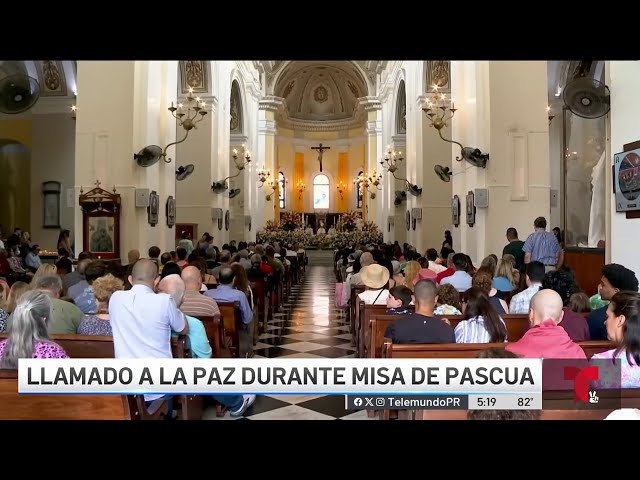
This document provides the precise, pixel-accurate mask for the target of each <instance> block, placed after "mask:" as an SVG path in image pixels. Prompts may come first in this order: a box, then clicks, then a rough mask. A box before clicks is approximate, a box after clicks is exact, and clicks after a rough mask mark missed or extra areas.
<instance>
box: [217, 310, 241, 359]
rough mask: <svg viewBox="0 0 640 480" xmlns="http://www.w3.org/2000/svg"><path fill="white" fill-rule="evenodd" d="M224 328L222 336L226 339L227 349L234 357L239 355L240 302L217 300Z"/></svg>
mask: <svg viewBox="0 0 640 480" xmlns="http://www.w3.org/2000/svg"><path fill="white" fill-rule="evenodd" d="M217 303H218V308H219V309H220V317H221V320H222V326H223V328H224V338H225V339H228V342H225V343H228V344H229V351H230V353H231V356H232V357H234V358H239V357H240V331H241V330H242V315H241V314H240V302H217Z"/></svg>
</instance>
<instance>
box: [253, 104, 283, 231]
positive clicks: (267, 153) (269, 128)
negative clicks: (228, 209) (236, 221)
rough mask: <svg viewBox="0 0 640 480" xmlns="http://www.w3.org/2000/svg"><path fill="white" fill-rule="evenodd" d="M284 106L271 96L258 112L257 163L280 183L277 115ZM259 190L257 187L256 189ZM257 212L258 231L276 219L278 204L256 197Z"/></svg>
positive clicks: (256, 228)
mask: <svg viewBox="0 0 640 480" xmlns="http://www.w3.org/2000/svg"><path fill="white" fill-rule="evenodd" d="M283 105H284V100H283V99H282V98H280V97H274V96H269V97H265V98H264V99H262V100H261V101H260V104H259V112H258V149H257V159H258V160H257V161H258V163H259V164H260V165H264V168H265V169H268V170H269V171H270V172H271V177H272V179H274V181H276V182H277V181H278V172H276V167H277V165H276V138H275V137H276V134H277V128H276V120H275V114H276V112H277V110H278V108H280V107H282V106H283ZM256 188H257V187H256ZM256 203H257V205H256V207H257V208H256V210H255V212H256V213H255V225H254V227H253V228H255V230H256V231H258V230H260V229H262V228H263V227H264V226H265V225H266V223H267V220H273V219H274V218H275V209H274V206H275V204H276V203H277V202H276V199H275V198H273V197H272V201H270V202H267V201H265V200H264V196H260V195H257V196H256Z"/></svg>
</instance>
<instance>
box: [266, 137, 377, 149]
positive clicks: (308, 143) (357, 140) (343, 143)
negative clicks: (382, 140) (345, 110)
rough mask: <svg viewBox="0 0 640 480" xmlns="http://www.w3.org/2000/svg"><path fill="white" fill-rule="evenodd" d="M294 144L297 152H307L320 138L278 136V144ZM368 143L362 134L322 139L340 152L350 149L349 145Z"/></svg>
mask: <svg viewBox="0 0 640 480" xmlns="http://www.w3.org/2000/svg"><path fill="white" fill-rule="evenodd" d="M292 143H293V145H294V148H295V151H296V152H306V151H307V150H309V149H310V148H311V147H317V146H318V140H311V139H304V140H302V139H299V138H295V139H294V138H291V137H288V136H285V135H278V136H276V144H278V145H290V144H292ZM365 143H366V137H365V136H364V135H361V136H359V137H351V138H340V139H335V140H322V145H324V146H327V147H331V150H337V151H340V152H344V151H346V150H349V147H350V146H352V145H364V144H365Z"/></svg>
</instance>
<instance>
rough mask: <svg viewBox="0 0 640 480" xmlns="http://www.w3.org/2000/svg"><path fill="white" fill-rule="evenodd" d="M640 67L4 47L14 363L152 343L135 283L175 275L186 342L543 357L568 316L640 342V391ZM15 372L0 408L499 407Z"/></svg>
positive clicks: (588, 349) (323, 415) (6, 358)
mask: <svg viewBox="0 0 640 480" xmlns="http://www.w3.org/2000/svg"><path fill="white" fill-rule="evenodd" d="M639 83H640V63H639V62H637V61H605V60H597V61H585V60H575V61H458V60H451V61H444V60H428V61H393V60H386V61H360V60H359V61H348V60H343V61H336V60H332V61H321V60H318V61H247V60H242V61H240V60H238V61H229V60H225V61H195V60H194V61H186V60H181V61H66V60H65V61H57V60H55V61H53V60H51V61H0V172H3V173H6V174H7V175H6V176H5V175H4V174H2V175H0V243H1V245H0V288H2V293H1V294H0V383H4V384H6V385H13V384H14V383H15V382H16V381H17V380H16V378H17V377H16V374H15V369H16V368H17V367H12V365H14V363H15V365H17V361H16V358H18V357H16V355H18V353H16V352H21V355H23V357H24V356H27V358H28V357H31V356H33V358H50V357H52V358H146V357H145V355H147V354H149V351H147V350H145V348H147V347H145V346H143V345H142V344H143V343H144V344H145V345H146V344H147V343H148V342H143V341H142V340H140V338H142V337H144V335H151V333H149V331H145V333H144V335H143V330H144V329H145V328H147V327H145V322H147V323H153V322H154V321H156V320H155V319H149V318H148V315H150V314H146V317H145V313H144V311H133V310H132V308H130V304H128V303H127V302H132V301H133V299H134V298H139V299H140V303H142V304H144V302H149V303H148V306H149V307H151V306H153V308H158V309H160V308H161V306H160V302H155V303H153V302H154V301H153V300H152V299H151V296H152V295H153V298H154V299H155V298H160V297H162V298H167V299H170V301H169V300H167V302H168V303H166V305H167V308H169V309H173V310H175V312H174V311H173V310H172V311H171V312H167V311H164V310H157V312H158V316H157V318H163V319H165V320H166V322H167V323H166V325H165V327H166V332H170V331H173V332H174V335H173V337H172V340H171V341H169V342H168V340H167V338H168V337H167V338H165V339H164V344H163V345H162V346H158V348H157V349H156V350H155V351H156V353H157V352H159V351H163V352H165V353H166V356H168V357H171V355H173V357H176V356H181V357H183V356H185V357H195V358H210V357H218V356H219V357H231V358H233V357H236V358H247V357H251V358H257V359H261V361H265V362H268V361H269V359H273V358H285V357H286V358H332V359H333V358H394V354H395V357H396V358H471V357H476V356H478V355H480V356H481V355H485V354H487V353H486V352H489V351H491V352H493V353H492V354H495V355H497V356H496V357H494V358H509V355H512V354H513V355H516V354H517V355H519V356H521V357H522V356H524V357H526V358H542V357H543V356H544V357H546V356H547V354H546V353H542V352H548V350H544V349H545V348H547V347H548V345H543V346H542V347H540V346H539V345H538V346H537V347H536V346H535V345H534V343H535V341H534V340H532V339H531V335H530V334H531V332H534V331H536V332H537V331H542V330H544V328H548V329H549V331H551V330H553V331H554V332H556V333H557V334H558V335H560V334H562V335H564V336H565V337H566V341H567V342H568V343H570V344H571V345H570V347H569V346H567V348H568V349H569V348H574V347H575V348H574V350H573V352H574V353H575V352H578V353H577V354H576V355H578V356H577V357H576V358H586V359H592V358H593V359H597V358H611V357H610V356H609V357H607V355H620V351H623V352H626V353H627V354H628V355H627V356H624V355H622V357H621V358H626V359H627V360H624V361H623V364H622V369H623V370H622V371H623V375H622V383H623V385H622V387H620V388H623V389H627V390H629V391H630V392H631V393H629V395H628V398H627V397H625V399H626V400H628V405H626V404H625V405H626V406H627V407H628V411H630V412H632V413H633V414H634V415H635V414H636V413H640V410H637V409H638V408H640V394H635V392H633V391H632V389H633V388H640V367H638V366H637V365H640V349H638V345H640V338H634V336H635V335H638V333H637V332H640V329H639V328H636V326H637V325H639V324H635V322H640V310H638V308H640V294H638V280H637V277H636V274H635V273H634V272H635V271H636V270H638V269H640V253H639V252H638V251H637V249H635V248H633V247H632V244H629V243H628V241H627V240H629V239H631V238H635V235H636V234H638V233H640V227H639V226H638V225H639V224H638V223H637V222H636V220H637V219H638V218H640V203H638V201H637V199H638V196H639V195H640V187H638V185H637V184H638V180H637V179H638V178H640V177H639V176H638V172H639V171H640V170H639V169H640V133H639V132H638V131H637V124H638V123H637V121H635V117H636V115H635V112H636V111H637V110H638V109H636V108H635V107H636V106H637V107H639V108H640V97H638V96H637V95H636V91H635V90H636V89H635V87H636V86H637V85H638V84H639ZM194 272H195V274H194ZM487 276H488V277H487ZM487 278H488V279H487ZM549 292H552V293H553V295H552V294H551V293H549ZM374 293H375V295H374ZM238 294H239V295H240V296H239V297H238V296H237V295H238ZM136 296H137V297H136ZM163 301H164V300H163ZM47 302H48V303H47ZM443 302H444V303H443ZM245 304H246V306H247V308H246V309H245ZM34 305H35V306H34ZM38 305H43V307H42V308H45V309H47V308H49V307H51V309H50V310H47V312H49V314H47V315H45V317H46V321H44V320H35V318H36V316H37V315H35V314H34V315H31V316H30V315H29V314H28V312H26V311H25V309H26V308H27V307H29V308H37V307H38ZM162 305H165V303H162ZM185 307H186V308H185ZM398 309H399V310H398ZM403 309H404V310H403ZM554 309H555V310H554ZM552 310H553V312H555V313H549V312H551V311H552ZM25 312H26V313H25ZM176 312H177V313H176ZM404 315H406V316H407V318H406V322H407V324H406V325H407V326H406V330H402V332H401V326H400V325H396V326H395V327H394V322H396V321H397V322H400V321H401V320H397V318H399V317H400V316H404ZM545 315H546V316H545ZM554 315H555V316H554ZM539 316H540V318H538V317H539ZM542 316H545V318H542ZM49 317H51V318H49ZM56 317H57V318H56ZM118 317H120V318H118ZM145 318H146V320H145ZM425 318H428V319H429V321H430V322H434V324H433V325H431V324H428V323H427V320H424V319H425ZM134 320H135V321H134ZM165 320H163V322H164V321H165ZM422 320H424V322H423V323H422ZM37 321H41V322H44V323H42V324H41V325H40V324H38V325H35V323H34V324H33V325H30V326H28V325H27V323H29V322H37ZM402 321H405V320H402ZM411 321H414V322H418V323H419V324H420V325H422V324H424V325H425V327H424V328H426V325H430V326H429V329H430V330H429V332H426V331H419V330H420V328H422V327H420V328H419V325H418V323H415V324H412V325H409V323H408V322H411ZM172 322H173V323H172ZM616 322H617V323H616ZM569 323H570V324H571V326H569V325H568V324H569ZM132 325H136V327H135V328H134V326H132ZM176 325H180V328H178V327H176ZM443 325H445V326H446V327H443ZM170 327H171V328H170ZM182 327H184V330H183V329H182ZM21 328H29V329H30V330H28V331H30V332H31V331H34V332H35V331H38V332H41V331H42V332H44V333H42V335H40V334H33V335H34V336H33V338H31V337H30V338H29V340H28V342H26V343H24V345H23V346H21V348H17V347H16V346H15V343H16V342H17V341H18V340H17V338H21V339H22V340H21V341H22V342H25V340H24V335H21V334H20V329H21ZM148 328H151V329H153V328H155V327H152V326H149V327H148ZM402 328H405V327H404V326H402ZM443 328H445V329H444V330H443ZM185 332H186V333H185ZM197 332H200V333H197ZM558 332H559V333H558ZM167 335H168V333H167ZM196 335H200V337H198V338H194V336H196ZM550 335H551V334H550ZM444 337H446V338H444ZM132 339H137V340H132ZM563 339H564V337H563ZM549 341H552V340H549ZM562 341H564V340H562ZM136 342H139V343H140V348H139V349H138V350H136V348H134V347H132V346H131V345H136V344H137V343H136ZM532 342H533V343H532ZM461 343H462V344H465V345H467V347H468V348H466V349H465V350H461V349H456V348H457V347H460V345H459V344H461ZM12 344H13V345H12ZM403 344H411V345H413V346H414V347H415V348H414V349H413V350H411V349H406V350H403V347H405V346H406V345H403ZM516 344H520V346H519V347H518V346H516ZM5 345H7V348H6V349H5ZM9 345H11V347H12V348H9V347H8V346H9ZM51 345H54V347H55V348H54V349H53V350H52V349H51V348H49V347H50V346H51ZM125 345H126V346H125ZM511 345H514V347H513V348H511ZM536 345H537V344H536ZM452 346H453V347H452ZM22 347H24V348H22ZM538 347H540V349H541V350H540V349H538V350H536V348H538ZM52 348H53V347H52ZM555 348H556V350H553V351H554V352H556V353H557V349H558V348H560V347H558V345H557V344H556V345H555ZM494 349H495V351H494ZM576 349H577V350H576ZM52 351H53V352H54V353H51V352H52ZM567 351H568V350H567ZM43 352H47V353H43ZM496 352H498V353H496ZM500 352H502V353H500ZM505 352H507V353H505ZM509 352H515V353H509ZM523 352H524V353H523ZM611 352H617V353H611ZM40 355H42V356H40ZM487 355H488V354H487ZM501 355H504V356H501ZM151 356H157V355H156V354H154V355H151ZM161 356H162V355H161ZM485 358H487V357H485ZM558 358H573V357H570V356H569V357H563V356H560V357H558ZM625 362H626V363H625ZM625 382H626V383H625ZM9 390H10V389H9ZM0 391H1V392H4V393H1V394H0V396H2V398H3V401H2V402H0V403H1V404H2V405H3V406H0V418H25V419H26V418H34V417H33V415H36V414H35V413H34V411H35V407H34V405H38V408H37V409H38V410H39V412H40V413H39V414H38V415H42V416H45V417H46V418H61V419H66V418H86V419H90V418H113V419H122V418H126V419H161V418H168V417H171V418H173V417H175V418H178V419H206V420H225V419H250V420H263V419H264V420H271V419H273V420H287V419H302V420H315V419H317V420H335V419H340V420H351V419H353V420H380V419H382V420H387V419H398V420H431V419H440V418H442V419H460V420H462V419H472V418H474V417H473V415H472V411H471V410H469V411H467V410H464V411H463V410H455V411H454V410H443V411H439V410H433V411H431V410H398V411H394V410H388V409H386V410H371V409H369V410H367V409H357V410H350V409H347V408H346V407H345V402H344V397H343V396H332V395H257V396H255V395H253V396H252V395H244V396H236V397H238V398H231V397H229V398H221V397H220V396H215V395H214V396H209V397H210V398H209V397H207V398H203V397H204V396H194V395H192V396H189V395H183V396H176V397H172V398H169V397H163V398H160V399H154V400H153V401H150V400H149V399H148V396H143V395H128V396H126V395H125V396H124V399H120V398H117V396H116V398H115V399H114V396H112V395H111V396H110V395H103V396H96V399H94V400H92V401H91V402H87V401H86V400H83V399H82V398H76V397H82V396H73V395H69V396H68V397H69V399H68V401H67V402H68V403H67V404H64V403H55V402H51V405H53V403H55V407H53V406H52V407H51V408H49V407H47V405H48V404H47V402H46V396H45V397H42V398H40V399H38V400H26V399H19V398H18V396H17V394H16V395H13V394H11V392H9V393H7V391H8V390H7V389H6V388H3V389H0ZM638 391H639V392H640V390H638ZM102 397H106V398H102ZM564 401H565V399H564V397H563V399H562V400H558V402H564ZM566 401H567V402H569V401H573V400H572V399H571V398H569V396H567V397H566ZM30 402H34V403H30ZM35 402H37V403H35ZM74 402H76V403H74ZM103 402H104V403H103ZM118 402H119V403H118ZM614 410H615V409H610V410H606V409H600V410H588V411H586V412H585V411H576V410H575V409H573V410H572V409H569V408H563V407H553V408H549V409H542V408H540V409H539V411H537V410H536V411H535V412H534V411H521V412H520V413H521V414H523V415H525V414H526V415H529V417H520V418H541V419H594V420H595V419H604V418H607V416H608V415H613V414H614ZM625 411H627V410H625ZM487 412H488V413H487ZM495 412H499V411H497V410H496V411H494V413H495ZM514 412H516V413H517V411H512V412H511V415H513V416H514V418H516V417H517V415H516V413H514ZM523 412H524V413H523ZM485 413H486V415H487V416H486V418H491V416H490V413H491V412H490V411H489V410H486V411H485ZM503 413H504V412H503ZM505 415H506V414H504V415H502V416H500V415H498V414H497V413H496V414H495V417H494V418H501V419H502V418H506V417H508V415H506V417H505ZM536 415H537V416H536Z"/></svg>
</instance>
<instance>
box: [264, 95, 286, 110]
mask: <svg viewBox="0 0 640 480" xmlns="http://www.w3.org/2000/svg"><path fill="white" fill-rule="evenodd" d="M283 106H284V98H281V97H276V96H275V95H268V96H266V97H263V98H262V99H261V100H260V102H259V104H258V109H260V110H271V111H273V112H277V111H278V110H279V109H281V108H282V107H283Z"/></svg>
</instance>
